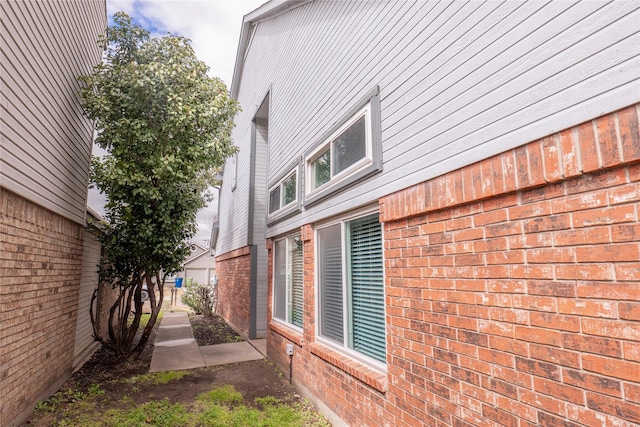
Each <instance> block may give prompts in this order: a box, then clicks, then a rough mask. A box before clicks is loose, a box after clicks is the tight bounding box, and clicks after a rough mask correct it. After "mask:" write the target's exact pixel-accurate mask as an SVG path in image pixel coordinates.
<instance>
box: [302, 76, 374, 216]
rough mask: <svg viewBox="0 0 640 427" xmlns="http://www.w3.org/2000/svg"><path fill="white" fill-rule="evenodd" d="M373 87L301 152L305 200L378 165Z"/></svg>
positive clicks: (342, 184) (337, 188)
mask: <svg viewBox="0 0 640 427" xmlns="http://www.w3.org/2000/svg"><path fill="white" fill-rule="evenodd" d="M380 141H381V140H380V106H379V96H378V90H377V88H376V89H375V90H374V91H373V92H372V93H370V94H369V95H368V96H367V97H366V98H365V100H364V101H362V102H360V103H359V104H357V107H356V108H355V109H353V110H351V112H349V113H348V115H347V116H346V118H345V119H343V120H342V121H341V122H340V124H339V125H337V126H336V127H335V128H334V129H332V130H331V131H330V132H329V133H328V134H327V135H326V136H325V137H323V138H322V139H320V141H318V142H317V143H316V144H315V145H314V146H313V148H312V149H311V150H310V151H308V152H307V153H306V155H305V170H306V175H305V176H306V178H307V179H306V186H305V204H306V205H309V204H312V203H314V202H315V201H317V200H321V199H322V198H324V197H325V196H327V195H328V194H331V193H332V192H334V191H337V190H339V189H340V188H343V187H344V186H347V185H350V184H351V183H353V182H355V181H357V180H359V179H362V178H365V177H367V176H368V175H370V174H371V173H375V172H377V171H380V170H381V169H382V155H381V151H382V148H381V142H380Z"/></svg>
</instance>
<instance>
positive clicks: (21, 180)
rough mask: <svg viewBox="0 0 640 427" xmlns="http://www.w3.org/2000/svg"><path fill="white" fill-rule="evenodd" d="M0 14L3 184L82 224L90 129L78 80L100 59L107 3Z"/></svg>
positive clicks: (12, 7) (10, 9)
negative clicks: (80, 100)
mask: <svg viewBox="0 0 640 427" xmlns="http://www.w3.org/2000/svg"><path fill="white" fill-rule="evenodd" d="M0 12H1V14H2V20H1V23H0V41H1V43H0V57H1V61H0V86H1V89H0V90H1V92H2V99H1V102H0V125H1V126H0V134H1V137H2V144H1V149H2V156H0V179H1V181H2V186H3V187H6V188H8V189H10V190H12V191H14V192H16V193H18V194H20V195H22V196H24V197H26V198H28V199H30V200H33V201H35V202H36V203H39V204H40V205H42V206H44V207H46V208H48V209H50V210H52V211H54V212H56V213H58V214H60V215H62V216H65V217H67V218H70V219H72V220H74V221H77V222H83V221H84V212H85V203H86V193H87V180H88V167H89V158H90V155H91V140H92V135H93V127H92V124H91V123H90V122H89V121H88V120H86V119H85V118H84V116H83V115H82V111H81V109H80V105H79V103H78V92H79V90H80V83H79V82H78V80H77V78H78V77H79V76H80V75H83V74H88V73H89V72H90V71H91V68H92V66H93V65H94V64H96V63H98V62H99V61H100V57H101V49H100V48H99V46H98V45H97V43H96V40H97V38H98V35H99V34H101V33H103V32H104V29H105V28H106V4H105V2H104V1H103V0H95V1H84V2H68V1H66V2H15V1H12V2H1V3H0Z"/></svg>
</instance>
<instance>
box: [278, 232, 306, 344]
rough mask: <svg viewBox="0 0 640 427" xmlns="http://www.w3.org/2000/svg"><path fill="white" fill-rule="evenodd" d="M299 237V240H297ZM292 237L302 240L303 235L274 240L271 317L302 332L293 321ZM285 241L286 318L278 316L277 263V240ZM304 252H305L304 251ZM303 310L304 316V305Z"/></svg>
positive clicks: (294, 234) (295, 234)
mask: <svg viewBox="0 0 640 427" xmlns="http://www.w3.org/2000/svg"><path fill="white" fill-rule="evenodd" d="M296 238H297V240H296ZM290 239H293V240H294V241H296V242H301V235H300V233H292V234H289V235H286V236H283V237H281V238H279V239H275V240H274V241H273V272H272V273H273V274H272V277H273V292H272V301H271V307H272V309H271V317H272V319H273V321H275V322H278V323H282V324H284V325H286V326H287V327H290V328H292V329H295V330H296V331H298V332H300V333H302V327H300V326H298V325H296V324H294V323H293V283H292V280H291V276H292V274H291V272H292V270H291V268H292V265H291V260H290V257H289V253H290V251H289V245H290ZM282 241H284V242H285V272H286V277H285V281H286V283H285V293H286V295H285V297H286V298H285V319H281V318H279V317H276V297H277V296H276V283H275V282H276V277H277V275H276V269H277V268H278V266H277V265H276V243H277V242H282ZM303 253H304V252H303ZM302 268H303V269H304V260H303V266H302ZM302 286H303V289H302V291H303V292H304V283H303V285H302ZM302 312H303V316H304V307H302Z"/></svg>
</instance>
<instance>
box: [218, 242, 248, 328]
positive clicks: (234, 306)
mask: <svg viewBox="0 0 640 427" xmlns="http://www.w3.org/2000/svg"><path fill="white" fill-rule="evenodd" d="M216 274H217V275H218V305H217V309H218V314H220V315H221V316H222V317H223V318H224V319H225V320H226V321H227V323H228V324H229V325H230V326H231V327H232V328H233V329H235V330H236V331H237V332H238V333H239V334H240V335H242V336H243V337H244V338H248V337H249V326H250V321H251V317H250V312H249V311H250V306H251V299H250V295H249V287H250V281H251V248H250V247H249V246H245V247H243V248H240V249H236V250H234V251H231V252H228V253H226V254H224V255H220V256H218V257H216Z"/></svg>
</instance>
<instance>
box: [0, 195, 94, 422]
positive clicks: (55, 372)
mask: <svg viewBox="0 0 640 427" xmlns="http://www.w3.org/2000/svg"><path fill="white" fill-rule="evenodd" d="M82 233H83V228H82V226H81V225H79V224H77V223H75V222H73V221H70V220H68V219H65V218H63V217H61V216H59V215H56V214H54V213H52V212H50V211H48V210H46V209H44V208H42V207H40V206H38V205H36V204H34V203H32V202H29V201H27V200H26V199H23V198H21V197H20V196H18V195H16V194H14V193H12V192H9V191H7V190H5V189H0V246H2V250H0V277H1V278H2V280H1V282H0V300H1V301H2V304H0V320H1V321H0V342H1V344H0V381H1V384H2V386H1V387H0V389H1V390H2V393H1V394H2V402H1V405H0V411H1V412H2V413H1V414H0V425H3V426H7V425H12V423H13V422H14V421H15V420H19V419H20V418H23V417H25V416H27V415H28V414H29V413H30V412H31V410H33V405H34V404H35V403H36V401H35V399H37V398H39V397H43V396H44V395H46V393H47V392H48V391H49V392H50V391H51V390H50V389H51V388H52V387H53V391H55V389H57V387H58V385H59V384H60V383H61V382H62V381H63V380H64V379H66V378H67V377H68V376H69V375H70V374H71V365H72V362H73V349H74V339H75V327H76V314H77V313H76V312H77V306H78V292H79V288H80V274H81V268H82V263H81V257H82ZM44 397H48V396H44Z"/></svg>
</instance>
